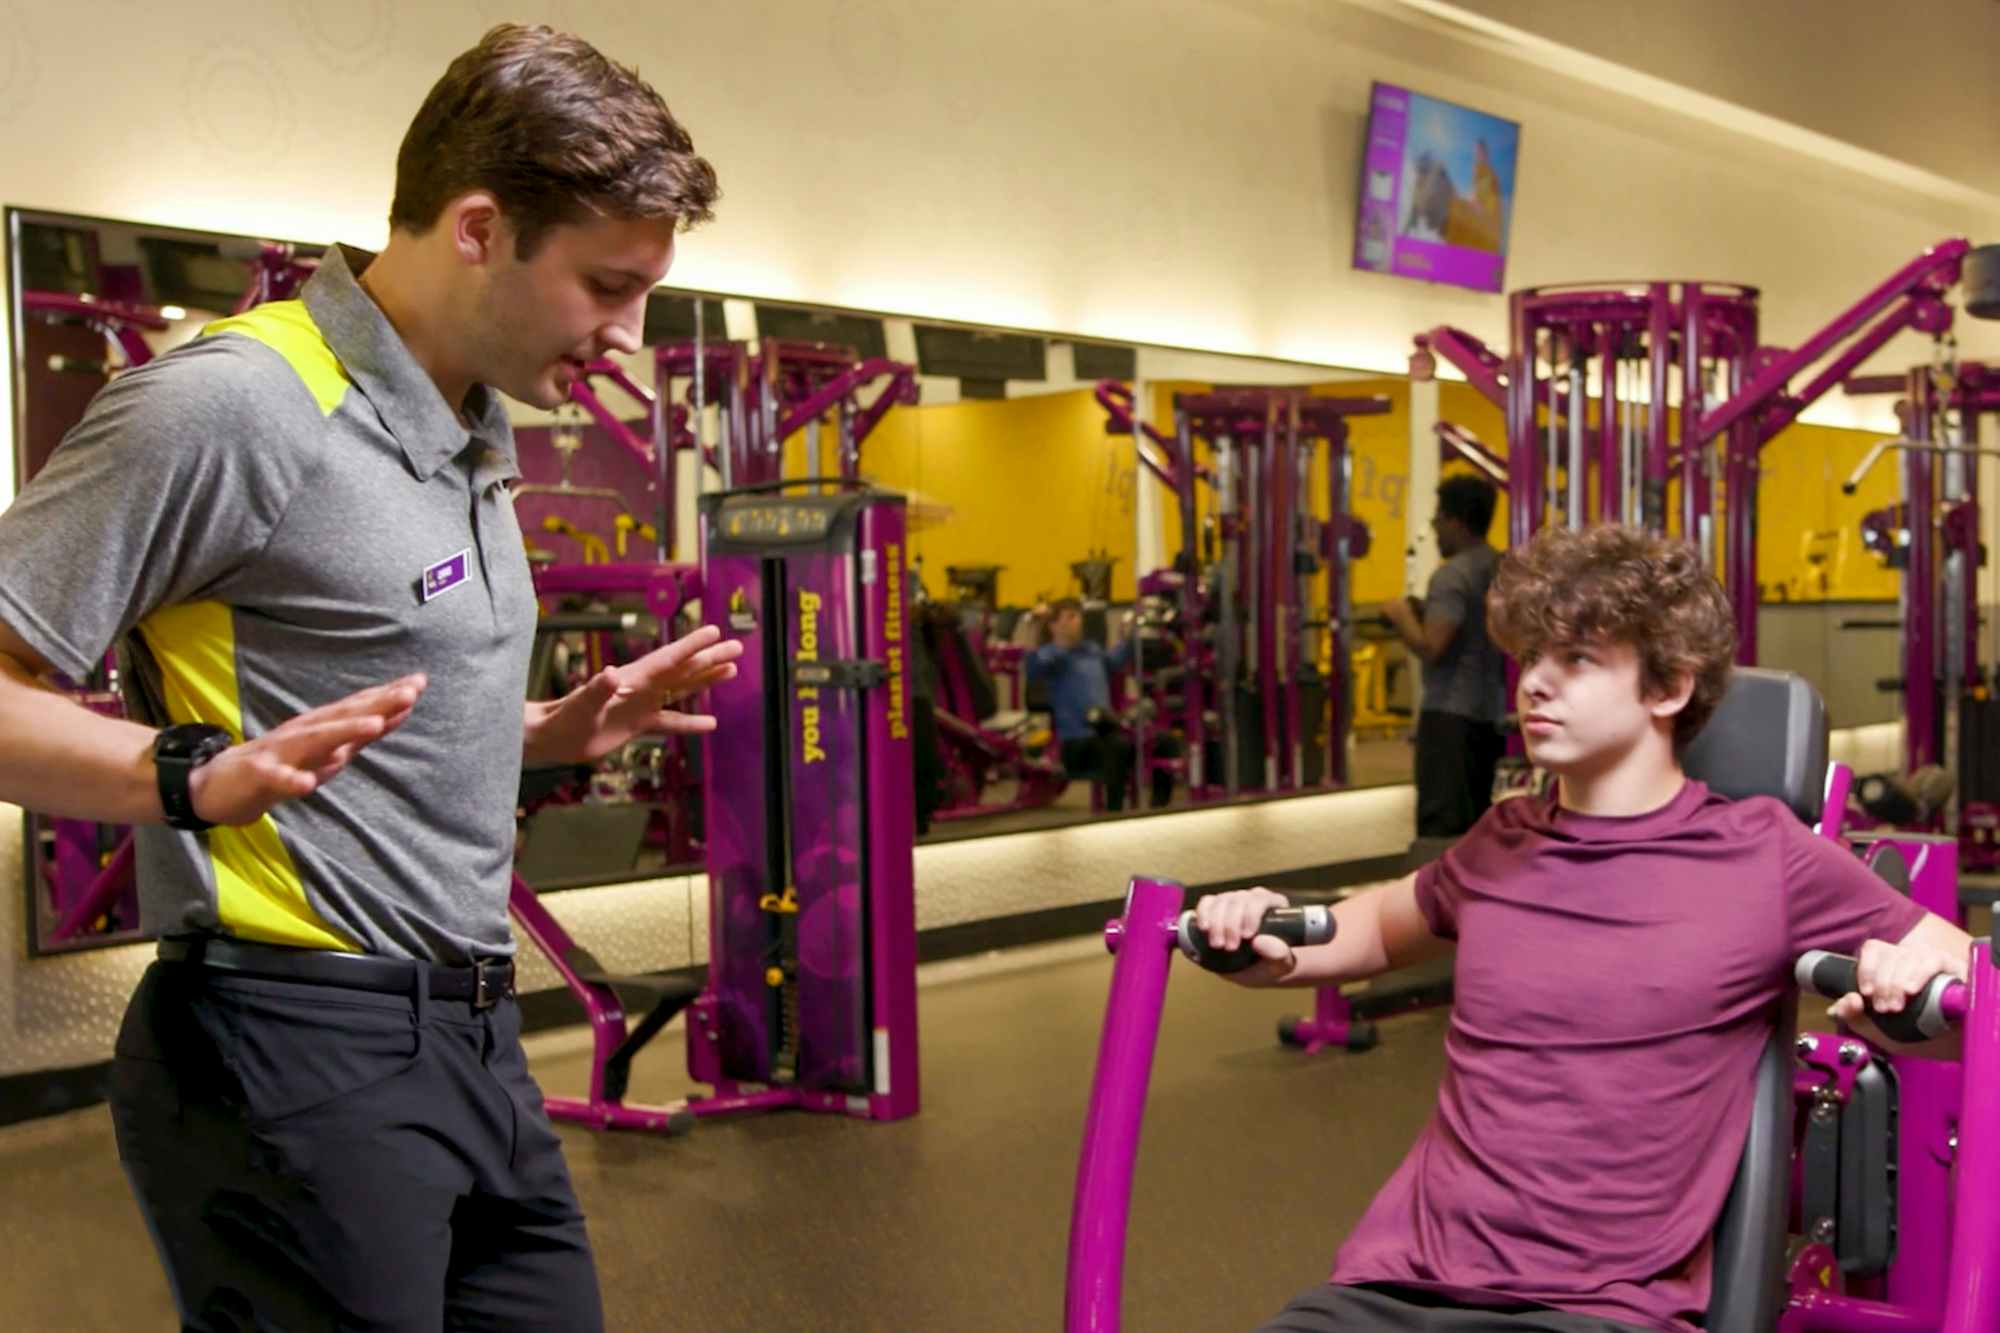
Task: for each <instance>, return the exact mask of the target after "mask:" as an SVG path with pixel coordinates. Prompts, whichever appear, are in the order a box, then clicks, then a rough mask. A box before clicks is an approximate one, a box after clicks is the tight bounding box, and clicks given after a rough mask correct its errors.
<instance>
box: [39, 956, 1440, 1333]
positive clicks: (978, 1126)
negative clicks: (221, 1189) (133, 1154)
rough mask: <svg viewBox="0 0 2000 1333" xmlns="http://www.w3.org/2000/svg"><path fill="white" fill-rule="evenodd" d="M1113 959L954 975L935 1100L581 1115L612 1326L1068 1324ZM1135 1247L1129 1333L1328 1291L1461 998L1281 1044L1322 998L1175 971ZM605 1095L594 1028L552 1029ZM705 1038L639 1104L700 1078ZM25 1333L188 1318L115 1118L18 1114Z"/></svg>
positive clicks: (935, 992)
mask: <svg viewBox="0 0 2000 1333" xmlns="http://www.w3.org/2000/svg"><path fill="white" fill-rule="evenodd" d="M1110 970H1111V962H1110V959H1109V957H1108V956H1107V955H1106V954H1105V953H1104V951H1103V949H1102V947H1101V946H1100V945H1098V944H1096V943H1095V942H1094V941H1091V940H1076V941H1065V942H1062V943H1058V944H1053V945H1042V946H1036V947H1033V948H1028V949H1022V950H1015V951H1011V952H1009V953H1006V954H997V955H989V956H987V957H985V958H980V959H965V960H957V961H952V962H945V963H938V964H932V965H929V966H927V967H926V968H925V969H924V970H923V975H922V987H923V989H922V991H921V1014H922V1017H921V1024H922V1048H923V1080H924V1088H923V1098H924V1106H923V1111H922V1113H921V1114H919V1115H918V1116H916V1117H914V1118H913V1119H910V1120H907V1121H903V1122H900V1123H896V1124H879V1125H878V1124H869V1123H865V1122H860V1121H851V1120H846V1119H842V1118H836V1117H825V1116H808V1115H803V1114H797V1113H789V1114H778V1115H767V1116H762V1117H755V1118H744V1119H737V1120H721V1121H710V1122H706V1123H703V1124H700V1125H698V1126H696V1128H695V1129H694V1131H693V1132H692V1133H691V1134H689V1135H688V1136H686V1137H682V1138H675V1139H655V1138H650V1137H642V1136H639V1135H633V1134H616V1135H611V1134H593V1133H591V1132H589V1131H586V1130H582V1129H570V1128H566V1129H564V1130H563V1138H564V1142H565V1145H566V1148H567V1151H568V1154H569V1161H570V1167H571V1170H572V1172H573V1173H574V1175H575V1178H576V1184H577V1190H578V1193H579V1195H580V1196H581V1198H582V1200H583V1205H584V1209H585V1211H586V1213H587V1214H588V1215H589V1218H590V1226H591V1235H592V1240H593V1243H594V1246H595V1248H596V1252H597V1258H598V1265H599V1270H600V1277H601V1281H602V1285H603V1290H604V1298H605V1306H606V1312H607V1318H608V1326H609V1328H610V1329H612V1330H614V1331H616V1333H625V1331H627V1330H636V1331H646V1330H762V1329H799V1330H813V1331H814V1333H846V1331H848V1330H852V1331H853V1333H862V1331H863V1330H867V1331H869V1333H875V1331H877V1330H970V1329H980V1330H985V1329H994V1330H1060V1328H1061V1326H1062V1302H1063V1267H1064V1257H1065V1253H1066V1248H1067V1241H1068V1232H1069V1207H1070V1195H1071V1190H1072V1186H1073V1183H1074V1177H1075V1172H1076V1154H1077V1145H1078V1137H1079V1130H1080V1126H1081V1125H1082V1121H1083V1113H1084V1107H1085V1104H1086V1101H1087V1100H1088V1097H1089V1090H1090V1076H1091V1068H1092V1064H1093V1062H1094V1060H1095V1058H1096V1047H1097V1039H1098V1028H1099V1023H1100V1021H1101V1019H1102V1015H1103V1008H1104V1001H1105V995H1106V990H1107V987H1108V985H1109V981H1110ZM1172 976H1173V982H1172V987H1171V990H1170V992H1169V997H1168V1003H1167V1011H1166V1016H1165V1021H1164V1023H1163V1025H1162V1029H1161V1038H1160V1048H1159V1056H1158V1060H1157V1063H1156V1066H1155V1070H1154V1078H1153V1085H1152V1092H1151V1097H1150V1100H1149V1102H1148V1104H1147V1116H1146V1127H1145V1136H1144V1140H1143V1146H1142V1149H1141V1153H1140V1160H1139V1170H1138V1177H1137V1184H1136V1186H1135V1189H1134V1197H1133V1213H1132V1226H1131V1233H1130V1243H1129V1246H1128V1250H1127V1256H1126V1268H1125V1273H1126V1282H1125V1288H1126V1299H1125V1327H1126V1328H1128V1329H1132V1330H1135V1331H1137V1333H1154V1331H1158V1330H1170V1331H1174V1333H1178V1331H1180V1330H1206V1329H1217V1330H1224V1329H1248V1328H1253V1327H1255V1326H1256V1325H1257V1324H1258V1323H1260V1322H1261V1321H1262V1320H1263V1319H1265V1318H1267V1317H1269V1315H1271V1314H1272V1313H1273V1312H1275V1311H1276V1310H1278V1309H1279V1308H1280V1307H1281V1306H1283V1304H1284V1303H1285V1302H1286V1301H1287V1300H1289V1299H1290V1298H1291V1296H1292V1295H1293V1294H1294V1293H1296V1292H1297V1291H1298V1290H1300V1289H1302V1288H1304V1287H1306V1286H1308V1285H1309V1284H1311V1283H1313V1282H1315V1281H1318V1280H1320V1279H1321V1278H1322V1277H1323V1276H1324V1275H1325V1273H1326V1271H1327V1267H1328V1264H1329V1261H1330V1260H1331V1258H1332V1255H1333V1251H1334V1249H1335V1247H1336V1246H1337V1244H1338V1243H1339V1240H1340V1238H1341V1236H1342V1235H1343V1234H1344V1233H1345V1232H1346V1230H1347V1228H1348V1227H1349V1226H1351V1225H1352V1224H1353V1222H1354V1221H1355V1220H1356V1219H1357V1218H1358V1217H1359V1216H1360V1214H1361V1211H1362V1209H1363V1208H1364V1207H1365V1206H1366V1204H1367V1202H1368V1199H1369V1197H1370V1195H1371V1194H1372V1193H1373V1192H1374V1190H1375V1189H1376V1187H1377V1186H1379V1185H1380V1184H1381V1182H1382V1181H1383V1180H1384V1179H1385V1178H1386V1177H1387V1176H1388V1174H1389V1172H1390V1171H1391V1170H1392V1169H1393V1168H1394V1166H1395V1164H1396V1162H1397V1161H1398V1160H1399V1158H1400V1157H1401V1155H1402V1153H1403V1151H1404V1150H1405V1149H1406V1148H1407V1147H1408V1145H1409V1143H1410V1142H1411V1140H1412V1139H1413V1138H1414V1137H1415V1136H1416V1133H1417V1131H1418V1130H1419V1129H1420V1128H1421V1127H1422V1124H1423V1122H1424V1120H1425V1118H1426V1117H1427V1116H1428V1114H1429V1111H1430V1106H1431V1101H1432V1096H1433V1092H1434V1089H1435V1087H1436V1082H1437V1078H1438V1075H1439V1072H1440V1069H1441V1063H1442V1053H1443V1035H1444V1022H1445V1015H1444V1013H1443V1012H1442V1011H1430V1012H1424V1013H1417V1014H1410V1015H1404V1016H1401V1017H1397V1018H1393V1019H1390V1020H1388V1021H1386V1022H1385V1023H1384V1024H1383V1033H1384V1041H1383V1043H1382V1045H1381V1046H1380V1047H1378V1048H1377V1049H1376V1050H1374V1051H1371V1052H1368V1053H1366V1054H1363V1055H1348V1054H1344V1053H1329V1054H1324V1055H1320V1056H1315V1057H1311V1058H1306V1057H1302V1056H1300V1055H1299V1054H1297V1053H1295V1052H1292V1051H1288V1050H1284V1049H1281V1048H1280V1047H1279V1046H1278V1044H1277V1041H1276V1035H1275V1034H1276V1023H1277V1020H1278V1018H1279V1017H1280V1016H1281V1015H1283V1014H1286V1013H1290V1012H1297V1011H1298V1010H1299V1009H1300V1008H1301V1007H1302V1006H1309V1005H1310V1002H1311V996H1310V993H1309V992H1305V991H1291V992H1268V991H1267V992H1256V993H1253V992H1247V991H1242V990H1238V989H1237V988H1235V987H1233V986H1230V985H1228V984H1227V983H1225V982H1221V981H1218V980H1216V979H1214V978H1212V977H1209V976H1207V975H1205V974H1202V973H1199V972H1197V971H1196V970H1195V969H1193V968H1191V967H1185V966H1176V967H1174V968H1173V969H1172ZM529 1050H530V1054H531V1058H532V1060H533V1063H534V1067H535V1071H536V1075H537V1077H538V1078H539V1079H540V1080H541V1082H542V1085H543V1086H544V1087H545V1088H547V1089H549V1090H551V1091H563V1092H580V1091H582V1087H583V1080H584V1078H585V1075H586V1072H587V1067H588V1066H587V1053H586V1051H587V1048H586V1046H585V1044H584V1039H582V1035H581V1032H580V1031H579V1030H571V1029H565V1030H563V1031H560V1032H554V1033H547V1034H541V1035H537V1036H534V1037H531V1038H530V1039H529ZM682 1052H683V1045H682V1041H681V1038H680V1034H679V1031H678V1028H676V1029H674V1030H670V1031H669V1032H668V1033H666V1034H663V1035H662V1037H660V1038H659V1039H658V1040H657V1041H656V1042H655V1044H654V1045H653V1046H652V1047H651V1048H649V1050H648V1052H647V1053H646V1056H645V1057H644V1058H642V1060H641V1061H640V1063H639V1066H638V1068H637V1070H636V1077H635V1085H636V1086H635V1087H634V1089H633V1098H634V1100H660V1099H667V1098H671V1097H673V1096H676V1095H679V1094H682V1093H684V1092H686V1091H688V1090H689V1089H688V1086H687V1084H686V1081H685V1074H684V1071H683V1065H682ZM0 1256H4V1257H0V1265H4V1270H0V1271H4V1272H5V1274H6V1276H5V1278H4V1280H0V1328H5V1329H18V1330H23V1331H24V1333H25V1331H29V1330H32V1331H34V1333H44V1331H48V1333H54V1331H57V1330H61V1331H64V1333H67V1331H68V1330H98V1329H104V1330H118V1331H119V1333H125V1331H126V1330H138V1329H166V1328H171V1327H172V1326H173V1322H174V1321H173V1313H172V1308H171V1304H170V1301H169V1298H168V1295H167V1289H166V1283H165V1280H164V1279H163V1277H162V1276H161V1274H160V1270H159V1268H158V1266H157V1264H156V1262H155V1260H154V1258H153V1254H152V1249H151V1246H150V1244H149V1242H148V1240H147V1238H146V1234H145V1230H144V1227H143V1226H142V1224H141V1223H140V1221H139V1217H138V1214H137V1212H136V1210H135V1209H134V1207H133V1205H132V1203H131V1200H130V1198H129V1196H128V1195H127V1193H126V1189H125V1182H124V1178H123V1176H122V1175H121V1174H120V1172H119V1169H118V1164H117V1159H116V1154H115V1150H114V1148H113V1144H112V1138H111V1126H110V1121H109V1118H108V1116H107V1114H106V1113H105V1111H104V1110H103V1109H102V1108H101V1107H100V1108H94V1109H90V1110H84V1111H78V1112H74V1113H71V1114H69V1115H66V1116H62V1117H59V1118H53V1119H49V1120H42V1121H35V1122H29V1123H26V1124H22V1125H16V1126H12V1127H9V1128H6V1129H4V1130H0Z"/></svg>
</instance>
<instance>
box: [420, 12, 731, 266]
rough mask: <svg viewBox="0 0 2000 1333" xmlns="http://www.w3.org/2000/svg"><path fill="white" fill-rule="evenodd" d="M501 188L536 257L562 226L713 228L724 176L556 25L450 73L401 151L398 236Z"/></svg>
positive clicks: (594, 53) (635, 80)
mask: <svg viewBox="0 0 2000 1333" xmlns="http://www.w3.org/2000/svg"><path fill="white" fill-rule="evenodd" d="M471 190H491V191H492V192H493V197H494V198H495V199H497V200H499V202H500V207H501V209H502V210H503V211H504V212H505V213H506V216H507V219H508V221H509V222H511V223H512V224H513V225H514V229H515V236H516V242H515V245H516V254H517V255H518V256H519V257H520V258H521V259H522V260H527V259H531V258H533V257H534V254H535V251H536V249H537V248H538V247H539V245H540V244H541V241H542V238H543V236H544V235H545V234H546V233H547V232H548V230H549V228H551V227H554V226H558V225H561V224H563V223H572V222H581V221H584V220H585V219H587V218H590V217H593V216H608V217H615V218H620V219H641V218H671V219H673V220H674V221H676V222H678V223H679V224H680V226H681V228H682V229H686V228H688V227H691V226H693V225H694V224H695V223H697V222H706V221H707V220H708V219H709V218H710V217H712V216H714V212H713V208H714V204H715V200H716V198H717V196H718V194H719V193H720V191H719V190H718V189H717V186H716V183H715V168H714V167H712V166H710V165H709V164H708V162H707V160H706V159H705V158H702V157H699V156H697V155H696V153H695V151H694V140H693V139H691V138H690V137H689V136H688V132H687V131H686V130H685V129H683V128H682V127H681V124H680V122H679V121H677V120H675V119H674V116H673V113H672V112H671V111H669V110H668V109H667V104H666V102H665V101H663V100H662V99H661V97H660V95H659V94H658V93H656V92H654V91H653V89H652V87H651V86H650V85H649V84H647V83H646V82H644V81H643V80H642V79H640V77H639V73H638V71H637V70H634V69H631V68H629V67H628V66H625V65H619V64H616V63H614V62H613V61H611V60H608V59H606V58H605V57H604V56H603V55H602V54H600V53H599V52H598V50H597V48H596V47H594V46H592V45H591V44H590V43H588V42H586V41H584V40H583V39H582V38H580V37H571V36H569V35H567V34H565V33H559V32H556V31H555V30H553V29H551V28H548V27H542V26H537V27H524V26H522V25H521V24H518V23H503V24H501V25H500V26H499V27H497V28H495V29H493V30H492V31H491V32H489V33H487V34H486V36H485V37H484V38H482V39H481V40H480V42H479V45H477V46H475V47H473V48H472V49H471V50H469V51H467V52H465V53H464V54H463V55H461V56H459V57H458V58H457V59H456V60H454V61H452V62H451V65H450V67H449V68H447V69H446V70H445V72H444V76H443V77H442V78H440V79H439V80H438V81H437V84H436V86H434V87H433V88H432V89H431V90H430V94H429V95H428V96H427V97H425V98H424V104H423V106H422V107H420V108H419V109H418V111H417V115H416V119H414V120H413V121H411V122H410V128H409V131H408V132H407V133H406V134H405V135H404V136H403V146H402V147H401V148H400V149H399V150H398V151H397V153H396V196H395V200H394V202H393V203H391V204H390V206H389V225H390V227H391V228H401V229H403V230H405V231H410V232H415V233H417V234H419V235H421V234H423V233H424V232H426V231H429V230H430V229H431V227H432V226H433V225H434V224H435V223H436V222H437V220H438V216H439V215H440V214H441V213H443V211H444V207H445V205H446V204H448V203H450V202H451V201H452V200H453V199H456V198H457V197H458V196H460V195H462V194H465V193H466V192H468V191H471Z"/></svg>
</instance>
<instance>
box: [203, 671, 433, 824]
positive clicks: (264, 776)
mask: <svg viewBox="0 0 2000 1333" xmlns="http://www.w3.org/2000/svg"><path fill="white" fill-rule="evenodd" d="M426 683H427V682H426V680H425V678H424V677H423V676H421V675H417V676H404V677H403V678H402V679H401V680H392V681H390V682H389V683H388V684H386V685H376V686H373V687H371V688H369V689H365V690H360V691H357V692H356V693H353V694H350V695H348V696H347V697H346V698H344V699H336V700H334V701H333V702H332V703H330V704H321V705H320V706H319V707H318V708H314V709H310V710H308V711H307V712H304V713H300V714H299V715H298V716H297V717H293V718H288V719H286V720H285V721H284V722H281V723H280V724H278V725H277V726H275V727H273V728H271V730H269V731H267V732H265V733H264V734H263V735H261V736H257V737H255V738H253V739H251V740H247V741H244V742H243V743H242V744H241V745H232V746H230V747H229V748H228V749H227V750H224V751H223V752H222V753H221V754H219V755H217V756H216V757H215V758H213V759H211V760H210V761H209V762H207V763H206V764H203V765H202V766H201V767H200V768H197V769H196V770H195V771H194V772H193V774H191V775H190V776H189V778H188V799H189V800H190V802H191V803H192V804H193V806H194V812H195V813H196V814H197V815H199V816H201V817H202V818H203V819H205V820H207V821H208V822H209V823H211V824H252V823H255V822H256V821H257V820H259V819H261V818H263V817H264V814H265V813H266V812H267V811H269V810H270V808H271V807H272V806H274V805H278V804H281V803H282V802H285V801H293V800H297V799H298V798H299V797H301V796H306V795H310V794H311V793H312V792H314V791H317V790H318V789H319V786H320V784H321V783H323V782H327V781H330V780H331V779H332V778H333V777H334V775H335V774H337V773H339V772H340V770H341V769H343V768H346V767H347V765H348V762H349V761H350V760H352V759H353V758H354V756H355V754H356V753H358V752H359V751H360V750H361V748H362V747H363V746H365V745H368V744H369V743H370V742H373V741H378V740H380V739H381V738H382V737H384V736H386V735H388V734H389V733H390V732H392V731H394V730H395V729H396V728H397V727H400V726H401V725H403V719H405V718H407V717H408V716H409V715H410V709H411V708H413V707H415V706H416V702H417V696H418V695H420V694H422V693H423V692H424V686H425V684H426Z"/></svg>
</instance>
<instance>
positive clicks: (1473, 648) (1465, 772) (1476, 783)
mask: <svg viewBox="0 0 2000 1333" xmlns="http://www.w3.org/2000/svg"><path fill="white" fill-rule="evenodd" d="M1498 499H1499V493H1498V492H1497V491H1495V490H1494V488H1493V483H1491V482H1489V481H1487V480H1486V479H1485V478H1483V477H1467V476H1460V477H1449V478H1447V479H1446V480H1445V481H1444V483H1443V484H1442V485H1440V486H1439V487H1438V491H1437V514H1436V515H1435V516H1434V517H1433V518H1432V519H1431V529H1432V531H1433V532H1435V533H1436V534H1437V544H1438V553H1439V554H1440V555H1442V556H1444V558H1445V559H1444V563H1443V564H1441V565H1439V566H1438V567H1437V571H1436V572H1435V573H1433V574H1432V575H1431V582H1430V588H1429V590H1428V591H1427V593H1426V594H1425V597H1424V604H1423V610H1422V612H1421V614H1420V613H1419V612H1418V611H1417V609H1416V608H1415V607H1413V606H1411V605H1410V604H1409V603H1408V602H1407V601H1401V600H1398V601H1392V602H1390V603H1389V604H1388V605H1386V606H1384V607H1383V608H1382V609H1383V614H1384V615H1386V616H1387V617H1388V619H1389V623H1390V624H1392V625H1394V626H1395V628H1396V632H1397V633H1398V634H1399V635H1401V636H1402V639H1403V642H1404V643H1405V644H1407V645H1408V646H1409V649H1410V651H1411V652H1413V653H1415V654H1416V655H1417V657H1418V658H1419V659H1421V660H1422V662H1423V678H1424V702H1423V707H1422V708H1421V709H1419V710H1418V712H1417V764H1416V767H1417V836H1418V837H1419V838H1456V837H1457V836H1458V835H1460V834H1461V833H1464V832H1465V831H1466V830H1468V829H1470V828H1471V827H1472V826H1473V825H1474V824H1475V823H1477V822H1478V821H1479V816H1480V815H1482V814H1484V813H1485V812H1486V807H1487V806H1489V805H1491V804H1492V803H1493V772H1494V769H1495V768H1497V767H1498V765H1499V763H1500V755H1501V753H1502V751H1503V750H1504V748H1505V746H1504V743H1503V741H1502V739H1501V736H1500V722H1501V719H1503V718H1504V717H1506V715H1507V665H1506V660H1505V658H1504V657H1503V656H1502V655H1501V653H1500V650H1499V649H1498V648H1496V647H1494V646H1493V641H1492V640H1491V639H1489V638H1487V637H1486V590H1487V589H1488V588H1489V587H1491V586H1492V584H1493V572H1494V570H1495V569H1497V568H1498V567H1499V564H1500V556H1499V553H1498V552H1496V551H1495V550H1494V549H1493V548H1492V547H1491V546H1489V545H1487V544H1486V532H1487V529H1489V528H1490V527H1492V525H1493V510H1494V507H1495V505H1496V504H1497V503H1498Z"/></svg>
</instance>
